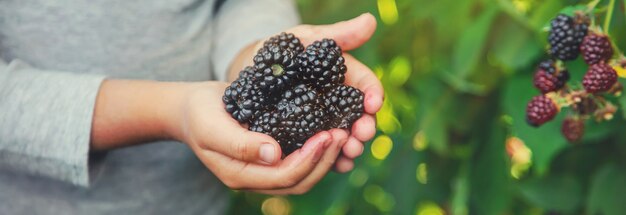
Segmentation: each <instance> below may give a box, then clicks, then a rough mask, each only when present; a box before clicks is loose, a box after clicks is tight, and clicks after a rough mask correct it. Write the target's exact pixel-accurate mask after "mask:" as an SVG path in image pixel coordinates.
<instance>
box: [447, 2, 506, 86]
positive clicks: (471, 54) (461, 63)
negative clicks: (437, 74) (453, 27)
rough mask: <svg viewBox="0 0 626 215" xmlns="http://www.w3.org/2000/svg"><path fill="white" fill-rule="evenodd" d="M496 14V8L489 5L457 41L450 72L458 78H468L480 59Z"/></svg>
mask: <svg viewBox="0 0 626 215" xmlns="http://www.w3.org/2000/svg"><path fill="white" fill-rule="evenodd" d="M497 12H498V8H497V7H496V6H494V5H490V6H489V7H488V8H487V9H486V11H483V12H482V13H481V15H480V16H479V17H478V18H477V19H476V21H474V23H472V24H471V25H470V26H468V27H467V28H466V30H465V31H464V32H463V33H462V34H461V37H460V38H459V39H458V40H457V42H456V45H455V46H454V53H453V56H452V65H453V66H452V70H453V71H454V72H455V74H457V75H458V76H460V78H466V77H467V76H469V75H470V73H471V72H472V71H473V70H474V68H475V67H476V65H477V64H478V61H479V60H480V59H481V56H482V54H481V53H482V52H483V49H484V46H485V42H486V41H487V39H488V38H489V37H487V33H489V29H490V27H491V23H492V21H493V19H494V18H495V16H496V14H498V13H497Z"/></svg>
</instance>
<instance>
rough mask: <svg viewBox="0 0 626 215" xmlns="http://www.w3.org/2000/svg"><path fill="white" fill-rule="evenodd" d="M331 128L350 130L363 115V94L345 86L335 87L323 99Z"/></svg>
mask: <svg viewBox="0 0 626 215" xmlns="http://www.w3.org/2000/svg"><path fill="white" fill-rule="evenodd" d="M324 105H325V106H326V108H327V110H328V115H329V116H330V126H331V127H333V128H350V127H351V126H352V124H353V123H354V121H356V120H357V119H359V118H361V116H362V115H363V92H361V91H360V90H358V89H356V88H354V87H351V86H346V85H335V86H334V87H333V88H331V89H330V90H329V91H328V92H327V93H326V95H325V97H324Z"/></svg>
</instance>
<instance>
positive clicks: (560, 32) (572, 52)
mask: <svg viewBox="0 0 626 215" xmlns="http://www.w3.org/2000/svg"><path fill="white" fill-rule="evenodd" d="M587 25H588V21H587V20H586V17H584V16H583V15H579V16H577V17H576V19H575V18H572V17H570V16H567V15H564V14H559V15H558V16H557V17H556V18H554V19H553V20H552V21H551V22H550V34H549V35H548V42H549V43H550V51H549V52H550V55H552V56H553V57H555V58H557V59H559V60H563V61H569V60H574V59H576V57H578V53H579V49H580V48H579V47H580V44H581V43H582V41H583V38H584V37H585V35H586V34H587V28H588V26H587Z"/></svg>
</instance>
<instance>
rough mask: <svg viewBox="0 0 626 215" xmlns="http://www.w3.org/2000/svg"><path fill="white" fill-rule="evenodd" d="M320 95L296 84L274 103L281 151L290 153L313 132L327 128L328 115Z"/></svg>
mask: <svg viewBox="0 0 626 215" xmlns="http://www.w3.org/2000/svg"><path fill="white" fill-rule="evenodd" d="M320 96H321V95H320V94H318V93H317V92H316V91H315V90H314V89H311V88H309V87H308V86H306V85H298V86H296V87H295V88H294V89H293V90H288V91H285V93H284V94H283V97H282V100H281V101H280V102H279V103H278V104H277V105H276V108H277V111H278V117H279V121H280V125H279V130H280V131H279V133H278V134H277V138H276V139H277V141H278V142H279V143H280V145H281V147H282V150H283V153H285V154H287V155H288V154H290V153H291V152H293V151H295V150H297V149H299V148H300V147H302V145H303V144H304V142H305V141H306V140H307V139H309V138H310V137H312V136H313V135H315V133H317V132H319V131H322V130H325V129H327V128H328V127H326V126H327V125H328V123H327V122H326V121H327V118H328V117H327V114H326V112H325V110H324V107H323V106H322V105H323V104H322V102H321V98H320Z"/></svg>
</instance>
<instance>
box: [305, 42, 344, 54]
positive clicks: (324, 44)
mask: <svg viewBox="0 0 626 215" xmlns="http://www.w3.org/2000/svg"><path fill="white" fill-rule="evenodd" d="M311 46H314V47H317V48H320V49H332V50H335V51H336V52H337V53H339V54H341V52H342V51H341V47H339V45H337V42H335V40H333V39H322V40H318V41H315V42H313V43H312V44H311Z"/></svg>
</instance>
